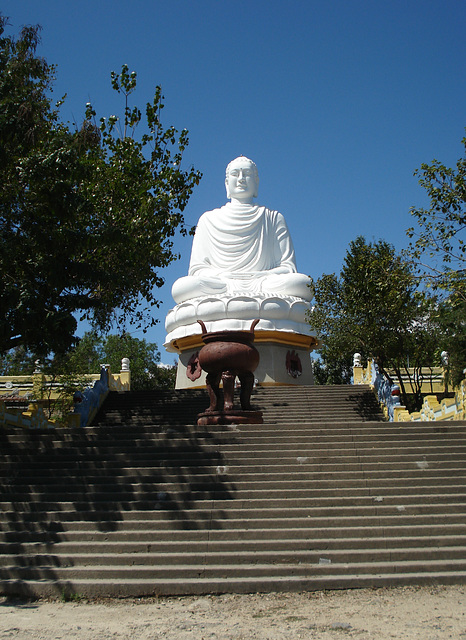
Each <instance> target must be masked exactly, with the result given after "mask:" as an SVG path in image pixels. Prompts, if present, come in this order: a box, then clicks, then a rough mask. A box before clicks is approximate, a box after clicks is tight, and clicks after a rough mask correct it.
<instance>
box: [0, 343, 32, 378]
mask: <svg viewBox="0 0 466 640" xmlns="http://www.w3.org/2000/svg"><path fill="white" fill-rule="evenodd" d="M34 360H35V358H34V355H33V354H32V353H31V352H30V351H27V350H26V349H25V348H24V347H16V348H15V349H11V350H10V351H8V352H7V353H4V354H1V355H0V376H30V375H31V373H32V372H33V371H34Z"/></svg>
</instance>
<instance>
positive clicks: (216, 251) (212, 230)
mask: <svg viewBox="0 0 466 640" xmlns="http://www.w3.org/2000/svg"><path fill="white" fill-rule="evenodd" d="M308 284H309V278H308V277H307V276H305V275H303V274H300V273H297V268H296V260H295V253H294V248H293V243H292V240H291V237H290V234H289V231H288V227H287V225H286V222H285V219H284V217H283V216H282V214H281V213H279V212H278V211H271V210H270V209H267V208H266V207H263V206H260V205H250V204H240V203H231V202H228V203H227V204H225V205H224V206H223V207H220V208H219V209H214V210H213V211H207V212H206V213H204V214H203V215H202V216H201V218H200V219H199V222H198V225H197V228H196V233H195V236H194V239H193V246H192V252H191V260H190V264H189V271H188V275H187V276H186V277H184V278H180V279H179V280H177V281H176V282H175V283H174V285H173V289H172V295H173V298H174V299H175V301H176V302H177V303H181V302H183V301H185V300H188V299H190V298H196V297H202V296H209V295H235V294H239V293H249V294H254V293H256V294H266V295H281V296H295V297H301V298H304V299H306V300H310V299H311V297H312V293H311V291H310V289H309V287H308V286H307V285H308Z"/></svg>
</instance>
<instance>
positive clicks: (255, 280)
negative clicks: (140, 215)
mask: <svg viewBox="0 0 466 640" xmlns="http://www.w3.org/2000/svg"><path fill="white" fill-rule="evenodd" d="M225 186H226V191H227V196H228V198H230V199H231V201H230V202H227V203H226V204H224V205H223V206H222V207H220V208H219V209H213V210H212V211H207V212H206V213H204V214H203V215H202V216H201V217H200V219H199V222H198V225H197V228H196V233H195V236H194V239H193V246H192V252H191V260H190V263H189V270H188V275H187V276H184V277H182V278H180V279H179V280H176V282H175V283H174V285H173V287H172V295H173V298H174V300H175V302H176V303H177V304H176V306H175V307H174V308H173V309H171V310H170V311H169V312H168V314H167V317H166V321H165V327H166V330H167V339H166V344H165V346H166V348H167V349H168V350H169V351H170V350H171V351H176V350H177V348H178V347H179V344H180V343H179V340H180V339H183V338H187V339H188V338H189V336H193V335H196V334H199V333H200V332H201V328H200V325H199V324H198V320H202V321H203V322H205V323H206V325H207V328H208V331H224V330H227V331H228V330H249V327H250V325H251V321H252V320H254V319H256V318H258V319H259V320H260V322H259V324H258V326H257V329H256V332H257V331H268V332H273V331H275V332H277V331H279V332H288V333H295V334H304V335H309V334H310V331H311V330H310V326H309V324H308V323H307V321H306V311H307V310H308V309H309V302H310V300H311V299H312V290H311V288H310V287H309V284H310V283H311V280H310V278H309V277H308V276H306V275H304V274H302V273H298V272H297V268H296V260H295V253H294V248H293V243H292V241H291V237H290V234H289V231H288V227H287V226H286V222H285V219H284V217H283V216H282V215H281V213H278V211H272V210H271V209H267V207H264V206H261V205H258V204H254V202H253V200H254V198H255V197H257V190H258V186H259V177H258V173H257V167H256V165H255V164H254V162H252V160H249V159H248V158H245V157H244V156H240V157H239V158H236V159H235V160H233V161H232V162H230V164H229V165H228V167H227V170H226V179H225Z"/></svg>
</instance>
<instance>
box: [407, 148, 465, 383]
mask: <svg viewBox="0 0 466 640" xmlns="http://www.w3.org/2000/svg"><path fill="white" fill-rule="evenodd" d="M462 144H463V146H464V148H465V153H464V156H463V157H462V158H460V159H459V160H458V161H457V163H456V168H450V167H446V166H445V165H443V164H442V163H441V162H439V161H438V160H433V161H432V162H431V164H423V165H421V168H420V169H418V170H417V171H416V172H415V175H419V176H420V179H419V183H420V185H421V186H422V187H424V189H426V191H427V194H428V196H429V198H430V207H429V208H428V209H424V208H416V207H412V209H411V214H412V215H413V216H414V217H415V219H416V222H417V227H416V228H414V227H411V228H410V229H408V231H407V234H408V236H409V237H410V238H411V239H412V242H411V244H410V246H409V250H408V255H409V256H410V258H411V260H412V261H413V264H415V266H416V270H417V274H418V276H419V277H420V278H421V279H422V280H423V281H425V282H426V283H427V285H428V286H430V287H432V288H433V289H435V290H436V291H437V292H438V293H439V294H441V298H442V301H441V303H440V306H439V321H440V324H441V326H442V328H443V331H444V333H445V349H446V350H447V351H448V352H449V354H450V364H449V369H450V378H451V381H452V383H453V384H454V385H456V384H458V383H459V382H460V381H461V380H462V379H463V378H464V373H463V370H464V368H465V367H466V321H465V318H466V239H465V230H466V137H464V138H463V140H462Z"/></svg>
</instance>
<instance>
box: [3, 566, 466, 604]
mask: <svg viewBox="0 0 466 640" xmlns="http://www.w3.org/2000/svg"><path fill="white" fill-rule="evenodd" d="M465 578H466V573H465V572H463V571H436V572H434V571H432V572H429V573H425V574H422V573H418V572H416V571H415V572H413V573H398V572H396V573H384V574H377V575H374V574H369V575H365V574H360V573H357V574H352V575H350V574H342V575H338V574H334V575H332V576H319V577H305V578H303V577H302V576H286V577H284V578H280V577H275V576H274V577H271V576H262V577H261V578H256V577H251V578H248V577H242V578H216V579H211V578H201V577H198V578H195V579H193V580H187V579H186V578H182V579H178V578H166V579H164V580H153V579H147V580H143V579H139V578H134V579H123V578H119V579H118V580H114V579H110V580H106V579H99V578H95V579H92V580H85V579H73V580H56V579H55V578H52V579H50V578H43V579H40V580H27V581H26V580H25V581H20V580H7V579H5V580H4V581H3V582H2V585H1V589H2V593H3V594H5V595H7V594H13V595H22V596H26V597H31V595H34V596H36V597H53V596H55V597H56V596H63V595H68V596H71V597H72V596H73V595H85V596H87V597H90V598H98V597H113V598H121V597H139V596H142V595H152V596H168V595H171V596H176V595H204V594H221V593H264V592H290V591H326V590H332V589H356V588H358V589H364V588H366V589H367V588H381V587H395V586H406V585H432V584H463V583H464V581H465Z"/></svg>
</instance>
